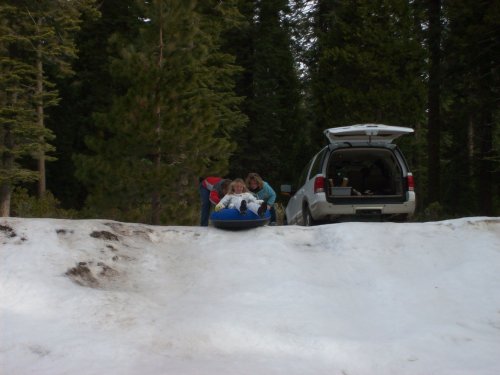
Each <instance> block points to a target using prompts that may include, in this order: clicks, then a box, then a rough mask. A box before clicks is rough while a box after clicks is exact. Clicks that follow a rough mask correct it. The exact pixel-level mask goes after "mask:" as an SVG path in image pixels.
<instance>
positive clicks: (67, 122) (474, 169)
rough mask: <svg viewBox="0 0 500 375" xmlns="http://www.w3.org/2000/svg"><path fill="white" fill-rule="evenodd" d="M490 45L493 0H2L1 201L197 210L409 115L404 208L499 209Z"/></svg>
mask: <svg viewBox="0 0 500 375" xmlns="http://www.w3.org/2000/svg"><path fill="white" fill-rule="evenodd" d="M499 54H500V1H498V0H491V1H486V0H448V1H446V0H422V1H418V0H314V1H312V0H311V1H302V0H224V1H221V0H203V1H201V0H198V1H196V0H149V1H146V0H142V1H140V0H139V1H137V0H99V1H97V0H0V87H1V90H0V154H1V158H0V216H23V217H30V216H37V217H61V218H108V219H115V220H121V221H133V222H144V223H151V224H163V225H172V224H175V225H193V224H197V222H198V216H199V206H200V204H199V195H198V179H199V177H202V176H209V175H212V176H213V175H218V176H228V177H232V178H235V177H244V176H246V174H247V173H248V172H251V171H252V172H258V173H260V174H261V175H262V176H263V178H264V179H265V180H266V181H268V182H269V183H270V184H271V185H272V186H273V187H274V188H275V189H276V190H279V186H280V184H282V183H289V182H293V181H294V180H295V179H296V178H297V177H298V175H299V174H300V172H301V170H302V168H303V167H304V165H305V164H306V162H307V161H308V160H309V158H310V157H311V156H312V155H313V154H314V153H315V152H317V151H318V150H319V148H320V146H321V145H323V144H324V143H325V142H326V140H325V139H323V134H322V131H323V130H324V129H326V128H330V127H335V126H345V125H351V124H357V123H384V124H389V125H399V126H409V127H412V128H414V129H415V135H414V136H408V137H404V139H402V140H401V141H400V142H398V143H399V145H400V147H401V148H402V149H403V152H404V154H405V155H406V157H407V159H408V162H409V164H410V169H411V170H412V172H413V174H414V176H415V179H416V191H417V197H418V214H417V216H416V220H427V219H442V218H449V217H458V216H473V215H486V216H498V215H499V214H500V173H499V172H500V152H499V151H500V126H499V122H500V111H499V105H498V104H499V99H500V94H499V91H500V70H499V67H500V66H499V61H500V59H499ZM281 199H283V198H281ZM282 202H283V201H282ZM284 203H286V202H284Z"/></svg>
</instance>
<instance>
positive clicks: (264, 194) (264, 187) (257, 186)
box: [245, 172, 276, 225]
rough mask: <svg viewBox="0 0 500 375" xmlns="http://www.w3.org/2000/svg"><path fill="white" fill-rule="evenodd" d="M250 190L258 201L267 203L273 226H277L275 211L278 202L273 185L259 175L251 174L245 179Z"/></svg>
mask: <svg viewBox="0 0 500 375" xmlns="http://www.w3.org/2000/svg"><path fill="white" fill-rule="evenodd" d="M245 183H246V185H247V188H248V190H250V192H252V193H253V194H255V196H256V197H257V198H258V199H262V200H263V201H264V202H266V203H267V208H268V209H269V211H270V213H271V222H270V224H271V225H275V224H276V211H275V210H274V203H275V201H276V192H275V191H274V190H273V188H272V187H271V185H269V184H268V183H267V182H265V181H264V180H263V179H262V177H260V176H259V174H258V173H254V172H252V173H249V174H248V176H247V178H246V179H245Z"/></svg>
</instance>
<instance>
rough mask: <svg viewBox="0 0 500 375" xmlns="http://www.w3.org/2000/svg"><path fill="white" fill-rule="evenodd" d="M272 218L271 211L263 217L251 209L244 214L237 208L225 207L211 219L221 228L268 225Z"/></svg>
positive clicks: (245, 227) (213, 214) (215, 225)
mask: <svg viewBox="0 0 500 375" xmlns="http://www.w3.org/2000/svg"><path fill="white" fill-rule="evenodd" d="M269 220H271V213H270V212H269V210H267V211H266V213H265V214H264V216H263V217H260V216H259V215H257V214H255V213H253V212H252V211H250V210H247V212H246V213H245V214H244V215H242V214H240V212H239V211H238V210H237V209H236V208H223V209H222V210H220V211H217V212H213V213H212V214H211V215H210V221H211V222H212V224H213V225H214V227H216V228H221V229H247V228H256V227H260V226H263V225H266V224H267V223H269Z"/></svg>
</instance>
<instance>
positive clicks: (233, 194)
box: [215, 178, 267, 217]
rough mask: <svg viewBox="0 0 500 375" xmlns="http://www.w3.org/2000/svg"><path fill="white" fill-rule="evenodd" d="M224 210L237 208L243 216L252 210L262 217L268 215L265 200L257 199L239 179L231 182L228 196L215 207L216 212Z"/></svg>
mask: <svg viewBox="0 0 500 375" xmlns="http://www.w3.org/2000/svg"><path fill="white" fill-rule="evenodd" d="M223 208H236V209H237V210H238V211H239V212H240V214H242V215H244V214H246V212H247V210H250V211H252V212H253V213H255V214H257V215H259V216H260V217H262V216H264V214H265V213H266V210H267V204H266V202H264V201H263V200H261V199H257V198H255V196H254V195H253V194H252V193H250V192H249V191H248V189H247V187H246V185H245V181H243V179H241V178H237V179H235V180H234V181H233V182H231V184H230V185H229V190H228V192H227V194H226V195H225V196H224V198H222V199H221V200H220V202H219V203H218V204H217V205H216V206H215V211H220V210H222V209H223Z"/></svg>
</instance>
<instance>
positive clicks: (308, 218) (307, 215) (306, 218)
mask: <svg viewBox="0 0 500 375" xmlns="http://www.w3.org/2000/svg"><path fill="white" fill-rule="evenodd" d="M302 221H303V222H304V226H306V227H311V226H313V225H316V221H315V220H314V219H313V217H312V215H311V210H310V209H309V206H307V205H305V206H304V207H303V208H302Z"/></svg>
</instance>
